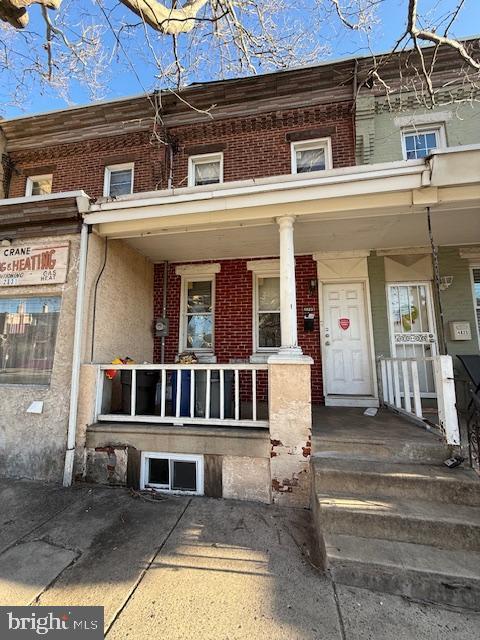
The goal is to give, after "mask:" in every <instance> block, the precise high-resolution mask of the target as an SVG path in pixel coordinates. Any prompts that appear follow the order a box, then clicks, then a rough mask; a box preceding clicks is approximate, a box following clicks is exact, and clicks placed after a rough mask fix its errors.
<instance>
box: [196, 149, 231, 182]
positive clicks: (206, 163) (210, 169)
mask: <svg viewBox="0 0 480 640" xmlns="http://www.w3.org/2000/svg"><path fill="white" fill-rule="evenodd" d="M220 182H223V153H206V154H205V155H202V156H190V157H189V159H188V186H189V187H199V186H201V185H206V184H219V183H220Z"/></svg>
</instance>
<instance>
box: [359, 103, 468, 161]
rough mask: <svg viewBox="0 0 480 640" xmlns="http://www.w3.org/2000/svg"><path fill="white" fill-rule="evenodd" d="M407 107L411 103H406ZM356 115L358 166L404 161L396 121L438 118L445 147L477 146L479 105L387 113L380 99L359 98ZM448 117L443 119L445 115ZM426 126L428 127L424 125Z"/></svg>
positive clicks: (398, 107) (402, 110)
mask: <svg viewBox="0 0 480 640" xmlns="http://www.w3.org/2000/svg"><path fill="white" fill-rule="evenodd" d="M407 102H408V105H409V106H410V105H411V103H412V100H408V101H407ZM356 113H357V115H356V147H357V148H356V155H357V163H358V164H372V163H377V162H393V161H395V160H403V155H402V145H401V127H400V126H397V125H395V118H397V117H404V116H412V115H420V114H429V115H431V114H435V113H438V114H439V119H438V121H436V122H435V123H434V124H439V123H443V124H444V125H445V133H446V138H447V146H449V147H456V146H460V145H465V144H475V143H480V126H479V122H480V103H478V102H472V103H471V104H470V103H462V104H458V105H442V106H439V107H435V108H433V109H425V108H422V107H421V106H420V105H418V108H415V107H413V108H404V107H401V106H399V105H394V106H393V108H392V111H390V110H389V109H388V107H387V105H386V104H385V101H384V100H382V99H377V101H376V102H375V100H374V99H373V98H372V97H371V96H361V97H360V98H359V99H358V101H357V112H356ZM446 113H448V114H450V117H449V118H447V119H445V114H446ZM425 126H427V127H428V126H429V125H428V124H426V125H425Z"/></svg>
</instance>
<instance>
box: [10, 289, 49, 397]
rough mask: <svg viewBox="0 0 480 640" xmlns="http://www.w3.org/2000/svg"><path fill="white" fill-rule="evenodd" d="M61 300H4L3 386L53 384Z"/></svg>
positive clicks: (43, 298)
mask: <svg viewBox="0 0 480 640" xmlns="http://www.w3.org/2000/svg"><path fill="white" fill-rule="evenodd" d="M60 300H61V299H60V297H55V298H53V297H42V298H0V383H3V384H42V385H46V384H49V383H50V377H51V373H52V369H53V359H54V354H55V341H56V337H57V328H58V321H59V317H60Z"/></svg>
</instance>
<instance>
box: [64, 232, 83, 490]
mask: <svg viewBox="0 0 480 640" xmlns="http://www.w3.org/2000/svg"><path fill="white" fill-rule="evenodd" d="M87 250H88V225H86V224H85V223H84V224H83V225H82V231H81V234H80V255H79V262H78V279H77V301H76V307H75V329H74V334H73V356H72V381H71V385H70V411H69V414H68V431H67V450H66V453H65V468H64V471H63V486H64V487H69V486H71V484H72V480H73V463H74V458H75V440H76V433H77V412H78V391H79V385H80V364H81V351H82V333H83V313H84V303H85V276H86V272H87Z"/></svg>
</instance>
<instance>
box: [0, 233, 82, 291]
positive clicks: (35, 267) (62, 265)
mask: <svg viewBox="0 0 480 640" xmlns="http://www.w3.org/2000/svg"><path fill="white" fill-rule="evenodd" d="M68 251H69V243H68V242H59V243H58V244H46V245H45V244H43V245H30V244H29V245H19V246H15V247H0V287H18V286H22V285H36V284H59V283H62V282H65V281H66V279H67V269H68Z"/></svg>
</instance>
